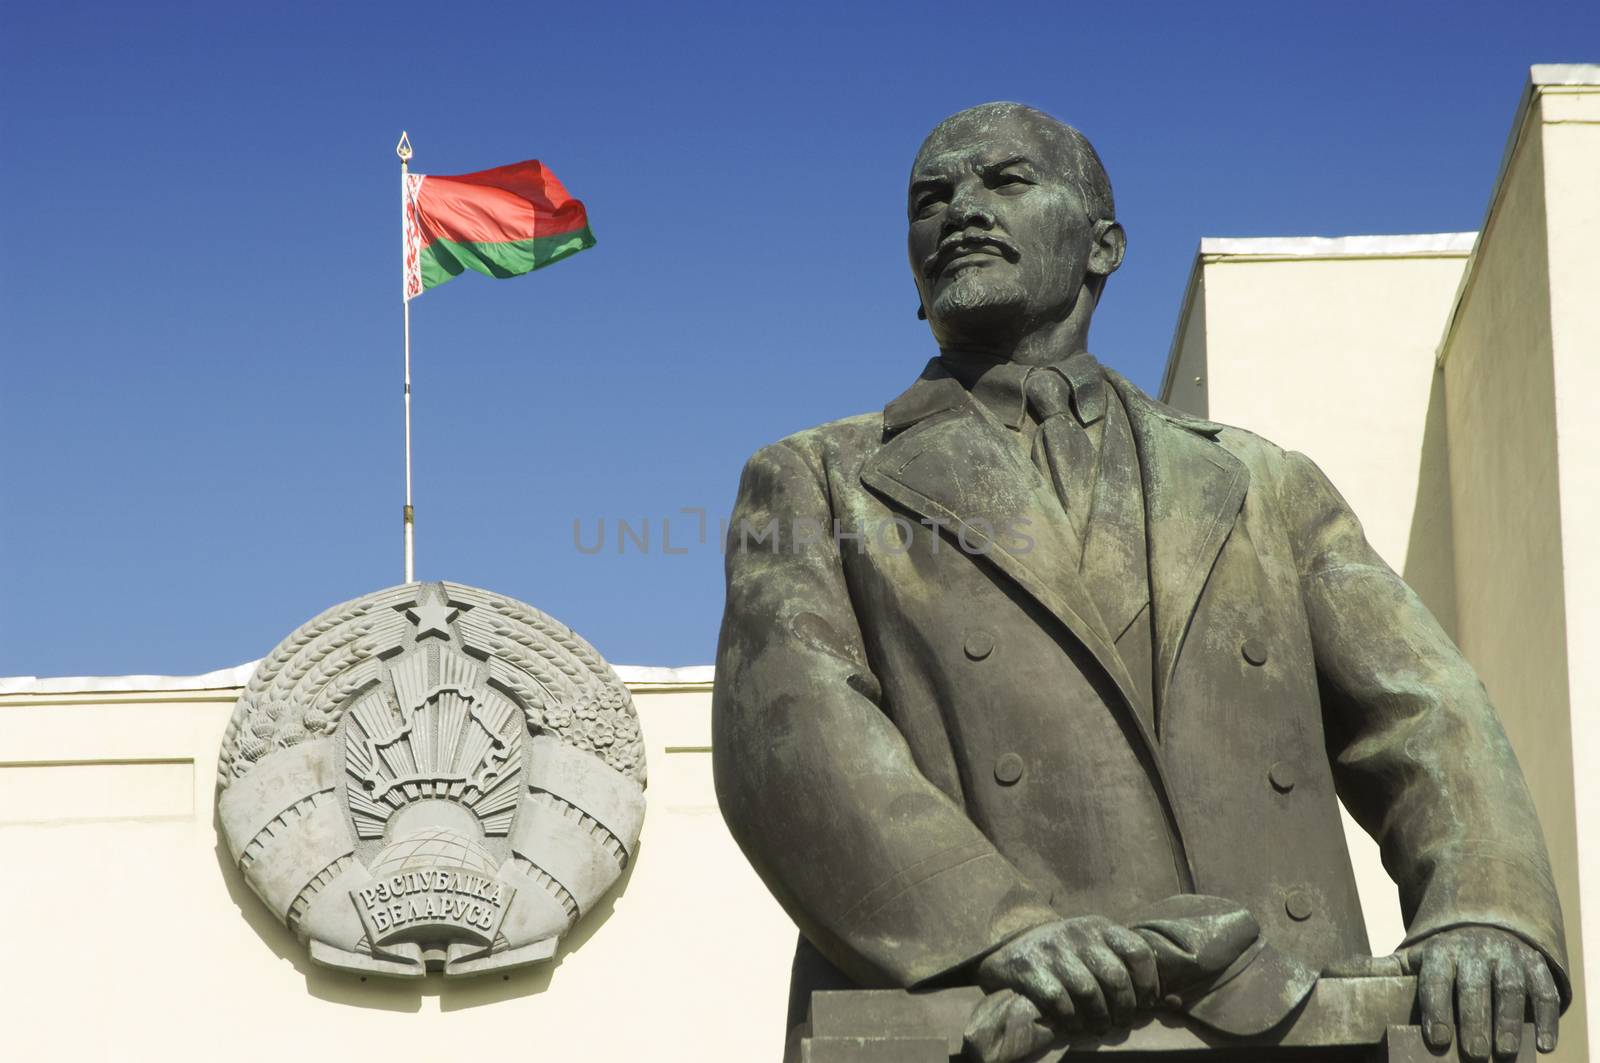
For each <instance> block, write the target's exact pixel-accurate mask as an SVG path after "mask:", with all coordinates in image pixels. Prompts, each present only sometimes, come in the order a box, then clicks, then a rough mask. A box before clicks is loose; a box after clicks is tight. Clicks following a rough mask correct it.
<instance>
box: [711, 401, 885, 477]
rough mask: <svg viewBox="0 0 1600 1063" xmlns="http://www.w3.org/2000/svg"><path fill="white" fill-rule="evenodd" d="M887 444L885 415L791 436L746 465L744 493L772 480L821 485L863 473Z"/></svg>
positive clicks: (844, 420) (852, 419) (850, 419)
mask: <svg viewBox="0 0 1600 1063" xmlns="http://www.w3.org/2000/svg"><path fill="white" fill-rule="evenodd" d="M882 442H883V411H881V410H876V411H873V412H872V413H861V414H856V415H854V416H852V417H842V418H840V419H839V420H836V421H828V422H827V423H825V424H819V425H816V426H814V427H812V428H806V429H802V430H801V431H799V432H794V433H791V434H789V435H787V436H784V437H783V438H782V439H779V440H778V441H776V442H774V443H768V444H767V445H766V446H764V447H762V448H761V449H759V450H757V451H756V452H755V453H754V454H752V455H751V456H750V458H749V460H748V461H746V462H745V466H744V475H743V478H742V482H743V486H742V487H741V492H743V491H744V490H745V489H747V488H748V487H749V486H750V485H752V484H753V483H757V482H761V481H765V480H770V479H772V478H776V479H780V480H788V481H791V482H792V481H793V480H794V478H797V477H801V478H811V479H814V480H815V481H816V482H817V483H818V484H819V485H820V484H822V483H824V482H826V481H828V480H830V479H833V478H835V477H836V476H838V475H840V474H841V473H843V474H846V475H849V474H850V473H851V472H852V471H853V472H854V473H857V474H858V473H859V472H860V469H861V465H862V463H863V462H864V461H865V460H866V459H867V457H868V456H870V455H871V454H873V453H874V452H876V450H877V448H878V447H879V446H880V445H881V444H882Z"/></svg>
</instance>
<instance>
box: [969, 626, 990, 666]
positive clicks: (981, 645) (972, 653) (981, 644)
mask: <svg viewBox="0 0 1600 1063" xmlns="http://www.w3.org/2000/svg"><path fill="white" fill-rule="evenodd" d="M966 650H967V656H968V657H970V658H972V659H973V660H974V661H981V660H983V659H984V658H985V657H987V656H989V654H991V653H993V652H994V636H993V635H992V634H990V633H989V632H987V631H985V630H984V629H983V628H981V627H979V628H973V629H972V630H971V631H969V632H967V644H966Z"/></svg>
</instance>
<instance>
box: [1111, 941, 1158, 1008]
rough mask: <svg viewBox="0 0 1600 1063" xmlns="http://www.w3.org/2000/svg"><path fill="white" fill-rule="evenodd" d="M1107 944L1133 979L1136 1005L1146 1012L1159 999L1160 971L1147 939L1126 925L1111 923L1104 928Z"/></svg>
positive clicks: (1153, 951)
mask: <svg viewBox="0 0 1600 1063" xmlns="http://www.w3.org/2000/svg"><path fill="white" fill-rule="evenodd" d="M1105 939H1106V944H1107V945H1109V946H1110V947H1111V951H1112V952H1115V953H1116V954H1117V958H1118V959H1120V960H1121V961H1122V963H1123V966H1125V967H1126V968H1127V969H1128V976H1129V977H1130V978H1131V979H1133V992H1134V996H1135V997H1136V998H1137V1002H1138V1009H1139V1011H1140V1012H1145V1011H1148V1010H1150V1009H1151V1008H1153V1007H1155V1005H1156V1002H1157V1001H1159V1000H1160V999H1161V975H1160V972H1159V970H1158V969H1157V967H1156V953H1155V950H1154V949H1152V948H1151V947H1150V943H1149V942H1148V941H1146V940H1145V939H1144V938H1142V937H1140V936H1139V935H1138V934H1135V933H1134V932H1133V931H1132V930H1129V929H1128V928H1127V927H1122V926H1113V927H1110V928H1108V929H1107V930H1106V933H1105Z"/></svg>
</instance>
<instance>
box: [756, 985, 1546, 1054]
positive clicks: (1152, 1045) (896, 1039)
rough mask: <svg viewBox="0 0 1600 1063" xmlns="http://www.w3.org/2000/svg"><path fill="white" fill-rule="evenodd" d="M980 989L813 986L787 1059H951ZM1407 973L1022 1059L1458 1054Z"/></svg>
mask: <svg viewBox="0 0 1600 1063" xmlns="http://www.w3.org/2000/svg"><path fill="white" fill-rule="evenodd" d="M981 998H982V992H981V991H980V990H978V989H976V988H973V987H963V988H959V989H943V990H937V991H934V992H928V993H908V992H904V991H901V990H855V991H846V992H819V993H815V994H813V995H812V997H811V1014H810V1019H809V1021H808V1022H807V1023H806V1024H805V1025H804V1026H802V1027H800V1028H799V1029H798V1030H796V1031H795V1032H794V1034H793V1035H792V1036H791V1037H790V1042H789V1046H788V1052H787V1053H786V1063H949V1061H950V1060H951V1059H958V1058H960V1054H961V1034H962V1030H963V1029H964V1028H965V1026H966V1022H967V1018H968V1016H970V1015H971V1014H972V1009H973V1007H974V1006H975V1005H976V1004H977V1002H978V1001H979V1000H980V999H981ZM1415 1000H1416V988H1415V985H1414V983H1413V982H1412V980H1411V979H1410V978H1325V979H1323V980H1322V981H1321V982H1318V983H1317V987H1316V988H1315V989H1314V990H1313V991H1312V993H1311V996H1310V998H1309V999H1307V1000H1306V1002H1305V1004H1304V1005H1303V1006H1302V1007H1301V1008H1300V1010H1299V1011H1297V1012H1296V1013H1295V1014H1294V1016H1293V1017H1291V1018H1290V1019H1289V1020H1288V1021H1287V1022H1286V1023H1285V1024H1284V1025H1283V1026H1282V1027H1280V1028H1279V1029H1277V1030H1275V1031H1273V1032H1272V1033H1270V1034H1267V1035H1265V1036H1262V1037H1259V1038H1252V1039H1248V1040H1237V1039H1228V1038H1223V1037H1221V1036H1219V1035H1217V1034H1214V1033H1211V1032H1209V1031H1207V1030H1205V1029H1203V1028H1201V1027H1198V1026H1194V1025H1191V1024H1189V1023H1186V1022H1185V1021H1184V1020H1183V1019H1181V1018H1179V1017H1177V1016H1173V1015H1166V1014H1160V1015H1156V1016H1154V1017H1153V1018H1151V1019H1150V1020H1149V1021H1147V1022H1145V1023H1144V1024H1143V1025H1141V1026H1138V1027H1136V1028H1135V1029H1132V1030H1129V1031H1126V1032H1124V1033H1120V1034H1116V1035H1114V1036H1111V1037H1106V1038H1075V1039H1073V1040H1071V1041H1064V1042H1062V1043H1061V1044H1059V1045H1056V1046H1054V1047H1052V1048H1049V1049H1046V1050H1045V1051H1044V1052H1043V1053H1041V1054H1039V1055H1037V1056H1034V1057H1033V1058H1032V1059H1031V1060H1030V1061H1029V1063H1055V1061H1057V1060H1061V1059H1065V1058H1067V1057H1068V1056H1069V1055H1071V1056H1077V1055H1080V1054H1083V1053H1102V1054H1116V1055H1117V1056H1118V1059H1119V1060H1126V1061H1127V1063H1137V1061H1151V1063H1153V1061H1156V1060H1174V1061H1179V1063H1232V1061H1235V1060H1237V1061H1240V1063H1279V1061H1282V1063H1294V1061H1302V1060H1304V1061H1330V1063H1331V1061H1340V1063H1342V1061H1350V1063H1459V1060H1460V1057H1459V1056H1458V1054H1457V1051H1456V1047H1455V1045H1454V1043H1452V1045H1451V1047H1450V1049H1449V1050H1448V1051H1446V1052H1444V1053H1443V1054H1435V1053H1433V1052H1431V1051H1430V1050H1429V1049H1428V1047H1427V1045H1426V1044H1425V1043H1424V1042H1423V1040H1422V1033H1421V1030H1420V1029H1419V1028H1418V1027H1417V1026H1415V1025H1412V1023H1413V1021H1414V1019H1415V1010H1416V1007H1415ZM1533 1038H1534V1034H1533V1027H1532V1026H1531V1025H1530V1026H1528V1027H1526V1028H1525V1029H1524V1031H1523V1039H1522V1054H1521V1055H1519V1056H1518V1057H1517V1063H1532V1061H1533V1059H1534V1049H1533Z"/></svg>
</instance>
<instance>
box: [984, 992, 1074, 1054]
mask: <svg viewBox="0 0 1600 1063" xmlns="http://www.w3.org/2000/svg"><path fill="white" fill-rule="evenodd" d="M1053 1040H1055V1033H1054V1031H1052V1030H1051V1029H1050V1028H1049V1027H1048V1026H1046V1025H1045V1024H1044V1020H1043V1017H1042V1016H1041V1015H1040V1013H1039V1009H1038V1008H1037V1007H1035V1006H1034V1004H1033V1002H1032V1001H1030V1000H1029V999H1028V998H1027V997H1024V996H1021V995H1019V994H1017V993H1016V992H1014V991H1012V990H1010V989H1002V990H1000V991H999V992H997V993H990V994H989V995H988V996H986V997H984V998H983V1000H982V1001H980V1002H979V1003H978V1006H977V1007H976V1008H974V1009H973V1011H972V1017H971V1018H970V1019H968V1020H967V1028H966V1032H965V1033H964V1034H963V1037H962V1057H963V1058H965V1059H970V1060H976V1061H978V1063H1014V1061H1015V1060H1019V1059H1023V1058H1025V1057H1026V1056H1029V1055H1032V1054H1033V1053H1035V1052H1037V1051H1039V1050H1040V1049H1042V1048H1044V1047H1045V1046H1047V1045H1049V1044H1050V1042H1051V1041H1053Z"/></svg>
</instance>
